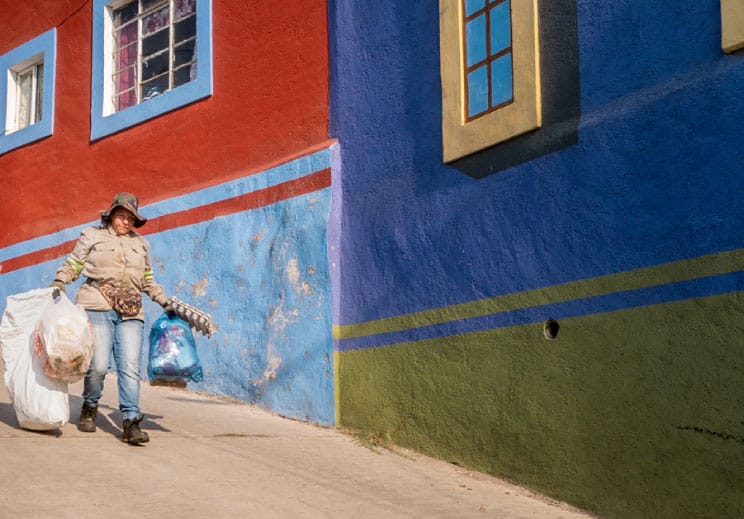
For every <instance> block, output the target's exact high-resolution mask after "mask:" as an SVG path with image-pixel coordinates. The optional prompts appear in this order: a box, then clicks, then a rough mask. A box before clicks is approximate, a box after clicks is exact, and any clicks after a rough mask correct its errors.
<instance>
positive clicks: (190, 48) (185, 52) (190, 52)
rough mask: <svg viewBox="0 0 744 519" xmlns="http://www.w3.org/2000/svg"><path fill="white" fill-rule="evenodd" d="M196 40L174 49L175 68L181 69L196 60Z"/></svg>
mask: <svg viewBox="0 0 744 519" xmlns="http://www.w3.org/2000/svg"><path fill="white" fill-rule="evenodd" d="M195 47H196V40H195V39H194V40H189V41H187V42H186V43H182V44H181V45H178V46H177V47H175V48H174V49H173V68H177V67H180V66H181V65H184V64H186V63H189V62H190V61H191V60H193V59H194V48H195Z"/></svg>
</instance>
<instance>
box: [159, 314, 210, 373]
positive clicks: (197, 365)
mask: <svg viewBox="0 0 744 519" xmlns="http://www.w3.org/2000/svg"><path fill="white" fill-rule="evenodd" d="M147 375H148V376H149V378H150V381H151V382H155V381H158V380H162V381H168V382H188V381H189V380H192V381H194V382H201V381H202V380H203V379H204V373H203V371H202V366H201V362H199V357H198V355H197V354H196V342H195V341H194V334H193V333H191V328H190V327H189V324H188V323H187V322H186V321H184V320H183V319H179V318H178V317H175V316H174V317H173V318H170V317H168V314H163V315H161V316H160V317H159V318H158V320H157V321H155V322H154V323H153V324H152V329H151V330H150V362H149V364H148V367H147Z"/></svg>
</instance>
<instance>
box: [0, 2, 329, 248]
mask: <svg viewBox="0 0 744 519" xmlns="http://www.w3.org/2000/svg"><path fill="white" fill-rule="evenodd" d="M83 3H84V2H83V0H76V1H69V0H68V1H63V0H58V1H55V2H46V1H41V0H30V1H24V2H18V1H17V0H0V12H2V13H3V17H2V22H0V28H1V29H2V30H0V54H5V53H6V52H8V51H10V50H12V49H13V48H15V47H17V46H19V45H21V44H23V43H25V42H26V41H28V40H31V39H32V38H34V37H36V36H38V35H39V34H42V33H43V32H46V31H48V30H50V29H51V28H53V27H55V26H56V27H57V71H56V75H57V77H56V96H55V104H56V106H55V119H54V133H53V135H52V136H51V137H49V138H46V139H43V140H41V141H37V142H36V143H32V144H29V145H27V146H24V147H21V148H17V149H15V150H13V151H10V152H8V153H6V154H5V155H1V156H0V178H2V181H3V195H4V196H3V199H4V202H5V203H3V204H0V222H2V224H1V225H0V247H5V246H8V245H11V244H13V243H17V242H21V241H24V240H27V239H30V238H33V237H35V236H39V235H43V234H48V233H52V232H55V231H57V230H60V229H63V228H66V227H69V226H71V225H76V224H81V223H85V222H88V221H91V220H94V219H95V218H96V216H97V214H98V211H100V210H101V209H104V208H105V207H106V206H107V205H108V203H109V201H110V200H111V197H112V196H113V194H114V193H116V192H118V191H123V190H127V191H132V192H134V193H136V194H137V195H138V196H139V197H140V201H141V203H142V204H147V203H151V202H154V201H157V200H162V199H165V198H169V197H172V196H175V195H178V194H181V193H184V192H188V191H192V190H194V189H196V188H199V187H204V186H207V185H212V184H216V183H220V182H223V181H225V180H229V179H233V178H236V177H239V176H242V175H245V174H246V173H247V172H248V171H250V170H255V169H260V166H261V165H262V164H266V163H269V162H272V161H275V160H277V159H280V158H281V157H283V156H286V155H291V154H293V153H296V152H298V151H301V150H303V149H305V148H307V147H310V146H312V145H314V144H317V143H319V142H322V141H325V140H326V139H327V138H328V52H327V51H328V46H327V42H328V36H327V18H326V2H325V1H324V0H304V1H303V2H281V3H276V2H258V1H254V2H230V1H227V0H213V2H212V17H213V34H212V37H213V71H214V72H213V76H214V89H213V95H212V97H210V98H207V99H205V100H202V101H199V102H196V103H194V104H192V105H189V106H186V107H183V108H181V109H179V110H176V111H173V112H170V113H167V114H165V115H163V116H161V117H159V118H156V119H151V120H149V121H146V122H144V123H142V124H140V125H138V126H135V127H132V128H129V129H126V130H124V131H122V132H120V133H118V134H115V135H110V136H107V137H104V138H103V139H100V140H98V141H96V142H94V143H91V142H90V68H91V62H90V60H91V48H90V45H91V28H92V21H91V13H92V2H88V3H85V5H84V7H82V9H81V10H80V11H78V12H77V13H75V14H72V13H74V12H75V11H76V10H77V9H78V8H79V7H80V5H81V4H83ZM71 14H72V16H71V17H70V18H69V19H67V20H66V21H65V22H64V23H62V24H61V25H59V24H60V23H61V22H62V21H63V20H65V18H67V17H68V16H69V15H71Z"/></svg>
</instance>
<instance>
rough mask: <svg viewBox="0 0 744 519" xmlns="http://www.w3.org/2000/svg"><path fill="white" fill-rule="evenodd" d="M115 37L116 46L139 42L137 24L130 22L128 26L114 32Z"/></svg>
mask: <svg viewBox="0 0 744 519" xmlns="http://www.w3.org/2000/svg"><path fill="white" fill-rule="evenodd" d="M114 38H115V40H116V48H117V49H118V48H121V47H126V46H127V45H131V44H132V43H136V42H137V24H136V23H130V24H129V25H127V26H126V27H122V28H121V29H119V30H118V31H115V32H114Z"/></svg>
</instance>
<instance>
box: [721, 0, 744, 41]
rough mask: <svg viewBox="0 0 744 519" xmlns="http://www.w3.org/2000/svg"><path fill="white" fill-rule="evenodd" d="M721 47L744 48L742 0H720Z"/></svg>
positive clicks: (743, 10)
mask: <svg viewBox="0 0 744 519" xmlns="http://www.w3.org/2000/svg"><path fill="white" fill-rule="evenodd" d="M721 48H723V51H724V52H734V51H736V50H739V49H742V48H744V0H721Z"/></svg>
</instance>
